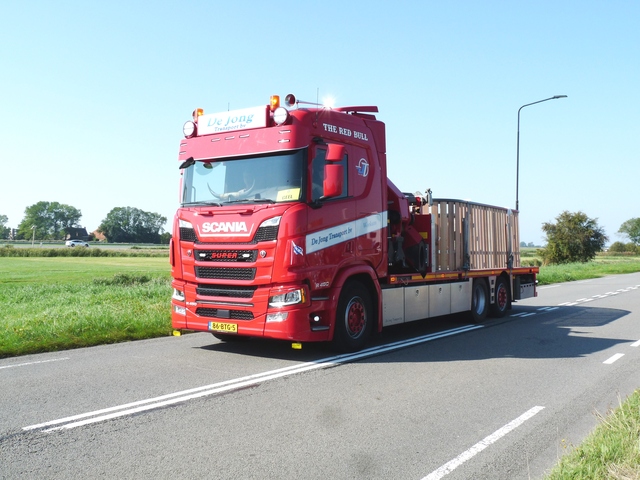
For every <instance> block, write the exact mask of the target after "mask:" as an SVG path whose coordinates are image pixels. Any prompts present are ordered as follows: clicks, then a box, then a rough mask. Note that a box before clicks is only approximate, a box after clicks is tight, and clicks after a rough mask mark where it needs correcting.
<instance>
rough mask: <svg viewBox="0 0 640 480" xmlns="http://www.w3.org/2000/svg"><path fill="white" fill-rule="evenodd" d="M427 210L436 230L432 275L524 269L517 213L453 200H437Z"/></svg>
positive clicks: (432, 245)
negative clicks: (521, 267)
mask: <svg viewBox="0 0 640 480" xmlns="http://www.w3.org/2000/svg"><path fill="white" fill-rule="evenodd" d="M425 210H428V211H429V212H430V213H431V219H432V223H433V226H434V229H433V239H432V242H431V248H432V249H433V255H432V259H433V260H434V263H435V268H433V269H432V271H452V270H485V269H493V268H496V269H497V268H500V269H505V268H509V267H519V266H520V239H519V233H518V212H517V211H515V210H510V209H507V208H502V207H494V206H491V205H483V204H480V203H473V202H466V201H463V200H450V199H433V200H432V203H431V205H427V206H425V207H424V210H423V211H425ZM425 213H427V212H426V211H425ZM510 260H512V263H511V264H510V265H509V261H510Z"/></svg>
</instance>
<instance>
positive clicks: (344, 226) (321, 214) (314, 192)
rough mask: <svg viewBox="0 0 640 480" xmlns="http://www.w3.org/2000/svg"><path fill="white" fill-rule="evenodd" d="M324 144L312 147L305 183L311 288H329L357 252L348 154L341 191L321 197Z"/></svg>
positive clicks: (344, 164) (354, 207) (344, 161)
mask: <svg viewBox="0 0 640 480" xmlns="http://www.w3.org/2000/svg"><path fill="white" fill-rule="evenodd" d="M326 154H327V146H326V145H315V146H313V147H312V148H311V151H310V157H311V159H312V160H311V162H310V164H309V171H308V175H307V178H308V184H307V201H308V204H309V207H310V208H309V210H308V225H307V226H308V231H307V239H306V254H307V262H308V265H309V267H311V270H312V272H313V273H312V288H314V289H315V288H323V287H328V286H329V285H330V283H331V281H332V280H333V278H334V276H335V272H336V270H337V269H338V268H339V267H340V266H341V265H342V264H345V263H348V262H349V261H350V260H351V259H353V258H354V257H355V255H356V245H355V242H356V231H355V220H356V214H355V212H356V203H355V202H354V200H353V198H352V197H351V196H350V195H349V175H350V172H349V168H348V161H349V158H348V157H349V155H348V154H347V155H345V158H344V159H343V160H342V162H331V163H333V164H335V163H339V164H342V165H343V166H344V179H343V182H342V192H341V193H340V194H339V195H337V196H335V197H332V198H323V184H324V174H325V166H326V165H327V160H326Z"/></svg>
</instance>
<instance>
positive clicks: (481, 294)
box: [471, 278, 489, 323]
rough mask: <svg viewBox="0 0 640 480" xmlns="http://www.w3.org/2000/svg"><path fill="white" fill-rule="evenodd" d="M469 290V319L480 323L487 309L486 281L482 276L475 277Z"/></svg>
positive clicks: (487, 292) (487, 290) (487, 291)
mask: <svg viewBox="0 0 640 480" xmlns="http://www.w3.org/2000/svg"><path fill="white" fill-rule="evenodd" d="M471 290H472V291H471V321H472V322H473V323H482V322H483V321H484V319H485V318H486V317H487V311H488V310H489V289H488V288H487V282H485V281H484V279H482V278H477V279H475V280H474V281H473V286H472V287H471Z"/></svg>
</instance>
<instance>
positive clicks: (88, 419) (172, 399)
mask: <svg viewBox="0 0 640 480" xmlns="http://www.w3.org/2000/svg"><path fill="white" fill-rule="evenodd" d="M479 328H483V326H482V325H466V326H463V327H459V328H454V329H452V330H446V331H444V332H438V333H432V334H429V335H423V336H421V337H417V338H413V339H410V340H402V341H399V342H394V343H390V344H387V345H380V346H378V347H372V348H368V349H366V350H362V351H360V352H356V353H350V354H345V355H336V356H334V357H328V358H324V359H319V360H316V361H313V362H307V363H301V364H298V365H291V366H289V367H284V368H280V369H276V370H271V371H267V372H263V373H257V374H254V375H249V376H246V377H241V378H235V379H232V380H226V381H224V382H219V383H214V384H211V385H205V386H202V387H197V388H192V389H189V390H183V391H181V392H174V393H169V394H167V395H162V396H160V397H155V398H149V399H146V400H139V401H137V402H131V403H127V404H124V405H118V406H115V407H109V408H104V409H101V410H96V411H93V412H87V413H82V414H79V415H72V416H69V417H65V418H60V419H57V420H51V421H48V422H44V423H39V424H36V425H29V426H27V427H23V428H22V429H23V430H37V429H44V430H43V431H45V432H50V431H53V430H60V429H71V428H76V427H80V426H83V425H89V424H91V423H97V422H103V421H105V420H110V419H112V418H118V417H124V416H127V415H133V414H135V413H139V412H143V411H147V410H154V409H157V408H161V407H165V406H167V405H173V404H176V403H180V402H186V401H188V400H193V399H195V398H200V397H205V396H208V395H214V394H217V393H222V392H229V391H233V390H238V389H240V388H244V387H249V386H253V385H257V384H259V383H262V382H266V381H269V380H274V379H277V378H282V377H286V376H289V375H294V374H296V373H302V372H308V371H311V370H318V369H323V368H329V367H333V366H336V365H340V364H343V363H348V362H353V361H355V360H359V359H362V358H367V357H372V356H375V355H380V354H381V353H386V352H391V351H394V350H399V349H401V348H406V347H410V346H413V345H418V344H421V343H426V342H429V341H432V340H437V339H439V338H444V337H449V336H452V335H457V334H459V333H464V332H469V331H471V330H477V329H479ZM47 427H51V428H47Z"/></svg>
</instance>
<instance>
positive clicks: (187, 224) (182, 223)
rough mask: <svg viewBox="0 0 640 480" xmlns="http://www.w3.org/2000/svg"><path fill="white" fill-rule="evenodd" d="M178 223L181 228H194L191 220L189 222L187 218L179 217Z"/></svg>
mask: <svg viewBox="0 0 640 480" xmlns="http://www.w3.org/2000/svg"><path fill="white" fill-rule="evenodd" d="M178 223H179V225H178V226H179V227H180V228H193V225H192V224H191V222H187V221H186V220H182V219H179V220H178Z"/></svg>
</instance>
